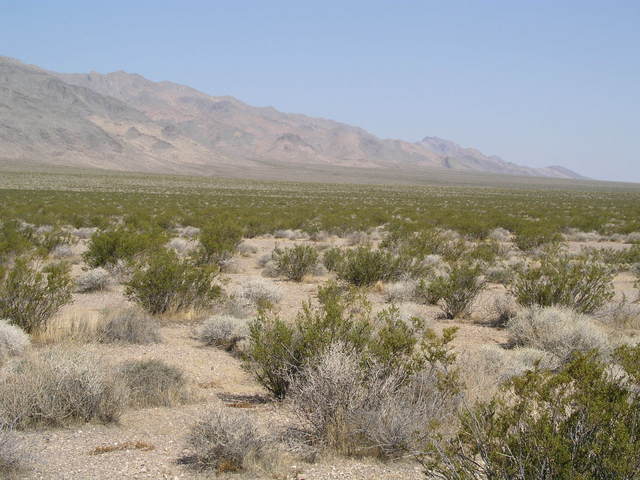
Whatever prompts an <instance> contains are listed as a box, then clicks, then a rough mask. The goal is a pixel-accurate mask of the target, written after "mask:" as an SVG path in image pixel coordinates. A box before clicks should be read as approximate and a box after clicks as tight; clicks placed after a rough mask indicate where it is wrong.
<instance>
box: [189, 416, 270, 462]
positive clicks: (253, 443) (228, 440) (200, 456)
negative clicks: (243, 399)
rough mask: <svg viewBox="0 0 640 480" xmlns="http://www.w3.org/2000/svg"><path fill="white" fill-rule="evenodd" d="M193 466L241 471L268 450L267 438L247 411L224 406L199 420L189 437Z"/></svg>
mask: <svg viewBox="0 0 640 480" xmlns="http://www.w3.org/2000/svg"><path fill="white" fill-rule="evenodd" d="M187 443H188V446H189V448H190V449H191V450H192V451H193V466H194V467H196V468H198V469H201V470H213V471H216V472H218V473H223V472H238V471H241V470H243V469H245V467H246V464H247V462H248V461H250V460H255V459H258V458H260V457H261V456H263V455H265V454H266V451H265V449H266V446H267V440H266V437H265V436H264V435H262V434H261V433H260V432H259V431H258V429H257V428H256V426H255V425H254V423H253V422H252V421H251V419H250V418H249V417H248V416H247V415H246V414H241V413H235V412H229V411H228V410H223V409H222V408H220V409H217V410H214V411H212V412H211V413H209V415H208V416H207V417H206V418H204V419H203V420H201V421H199V422H198V423H196V424H195V425H194V426H193V427H192V428H191V432H190V433H189V437H188V440H187Z"/></svg>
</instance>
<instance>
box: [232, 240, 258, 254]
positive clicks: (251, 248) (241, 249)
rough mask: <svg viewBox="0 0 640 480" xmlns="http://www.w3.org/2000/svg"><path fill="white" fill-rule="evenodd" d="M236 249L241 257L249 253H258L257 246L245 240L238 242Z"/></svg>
mask: <svg viewBox="0 0 640 480" xmlns="http://www.w3.org/2000/svg"><path fill="white" fill-rule="evenodd" d="M236 250H237V251H238V253H239V254H240V255H242V256H243V257H248V256H249V255H253V254H255V253H258V247H256V246H255V245H251V244H250V243H246V242H242V243H240V245H238V247H237V248H236Z"/></svg>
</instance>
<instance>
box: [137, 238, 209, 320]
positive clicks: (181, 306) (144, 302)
mask: <svg viewBox="0 0 640 480" xmlns="http://www.w3.org/2000/svg"><path fill="white" fill-rule="evenodd" d="M217 272H218V271H217V268H215V267H210V266H202V267H198V266H194V265H193V264H191V263H190V262H188V261H187V260H181V259H180V258H178V256H177V255H176V254H175V253H174V252H172V251H166V250H162V251H159V252H157V253H156V254H155V255H153V256H152V257H150V258H148V259H147V260H146V262H144V263H142V264H140V265H138V266H137V267H136V268H135V270H134V272H133V276H132V278H131V280H130V281H129V282H128V283H127V284H126V288H125V294H126V295H127V297H128V298H130V299H131V300H134V301H135V302H137V303H138V304H139V305H140V306H141V307H142V308H143V309H145V310H146V311H147V312H149V313H151V314H160V313H166V312H178V311H181V310H186V309H188V308H204V307H207V306H209V305H211V303H212V302H213V301H214V300H215V299H216V298H217V297H218V296H220V293H221V291H220V287H218V286H217V285H213V283H212V282H213V279H214V277H215V276H216V275H217Z"/></svg>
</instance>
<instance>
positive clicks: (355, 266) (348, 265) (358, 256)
mask: <svg viewBox="0 0 640 480" xmlns="http://www.w3.org/2000/svg"><path fill="white" fill-rule="evenodd" d="M396 273H397V265H396V261H395V258H394V255H393V254H392V253H391V252H388V251H385V250H374V249H372V248H370V247H365V246H361V247H357V248H355V249H353V250H347V251H346V252H345V254H344V259H343V261H342V262H341V265H340V268H339V270H338V278H340V279H342V280H345V281H347V282H349V283H351V284H352V285H356V286H367V285H372V284H374V283H376V282H378V281H384V280H390V279H392V278H394V277H395V276H396Z"/></svg>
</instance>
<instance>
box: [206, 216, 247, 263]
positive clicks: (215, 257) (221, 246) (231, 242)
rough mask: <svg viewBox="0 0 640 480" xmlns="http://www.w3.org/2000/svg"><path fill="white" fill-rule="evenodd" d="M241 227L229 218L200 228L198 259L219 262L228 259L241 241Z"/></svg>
mask: <svg viewBox="0 0 640 480" xmlns="http://www.w3.org/2000/svg"><path fill="white" fill-rule="evenodd" d="M242 234H243V229H242V227H240V226H239V225H237V224H236V223H234V222H231V221H229V220H222V221H220V220H217V221H215V222H211V223H208V224H207V225H205V226H204V227H202V228H201V229H200V234H199V236H198V238H199V240H200V252H199V254H198V256H199V259H200V261H201V262H203V263H214V264H218V265H219V264H220V263H221V262H223V261H224V260H227V259H229V258H230V257H231V256H232V255H233V252H235V250H236V248H238V245H240V242H241V241H242Z"/></svg>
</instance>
